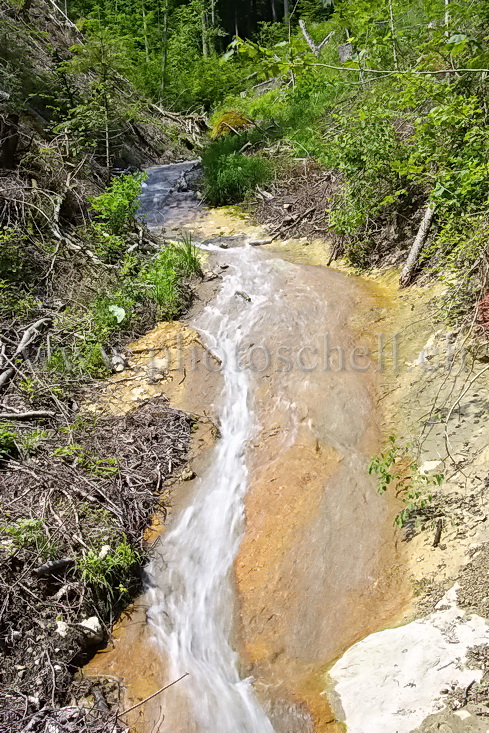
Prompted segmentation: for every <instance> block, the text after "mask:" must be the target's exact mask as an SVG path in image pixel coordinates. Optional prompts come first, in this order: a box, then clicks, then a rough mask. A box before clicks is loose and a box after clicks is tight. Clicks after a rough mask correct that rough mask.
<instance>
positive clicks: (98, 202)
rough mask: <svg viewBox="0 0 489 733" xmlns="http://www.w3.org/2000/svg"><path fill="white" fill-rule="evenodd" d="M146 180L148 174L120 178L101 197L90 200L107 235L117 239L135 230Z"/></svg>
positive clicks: (113, 181) (93, 197)
mask: <svg viewBox="0 0 489 733" xmlns="http://www.w3.org/2000/svg"><path fill="white" fill-rule="evenodd" d="M146 178H147V174H146V173H138V174H136V175H126V176H118V177H117V178H114V179H113V180H112V182H111V183H110V185H109V186H108V187H107V188H106V190H105V191H104V192H103V193H101V194H100V196H92V197H90V198H89V200H90V203H91V205H92V209H93V210H94V211H95V218H96V221H97V222H99V223H100V224H101V225H102V227H103V230H105V232H107V234H109V235H115V236H116V237H117V236H120V235H122V234H124V233H125V232H127V231H129V230H131V229H132V228H133V225H134V216H135V214H136V212H137V210H138V208H139V201H138V196H139V194H140V193H141V184H142V182H143V181H144V180H145V179H146ZM99 231H100V230H99ZM111 246H112V245H109V248H110V247H111Z"/></svg>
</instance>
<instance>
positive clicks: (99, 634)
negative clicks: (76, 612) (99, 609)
mask: <svg viewBox="0 0 489 733" xmlns="http://www.w3.org/2000/svg"><path fill="white" fill-rule="evenodd" d="M78 625H79V626H81V627H82V628H83V631H85V632H87V637H88V639H89V640H90V641H91V643H92V644H100V642H101V641H103V639H104V630H103V628H102V624H101V623H100V621H99V620H98V618H97V617H96V616H90V618H86V619H84V620H83V621H81V622H80V623H79V624H78Z"/></svg>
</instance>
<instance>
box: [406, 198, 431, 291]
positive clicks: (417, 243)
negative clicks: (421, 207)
mask: <svg viewBox="0 0 489 733" xmlns="http://www.w3.org/2000/svg"><path fill="white" fill-rule="evenodd" d="M434 214H435V204H434V203H432V202H431V201H430V203H429V204H428V206H427V207H426V210H425V212H424V216H423V220H422V222H421V224H420V225H419V229H418V233H417V234H416V239H415V240H414V242H413V246H412V247H411V249H410V250H409V254H408V258H407V260H406V264H405V265H404V267H403V270H402V272H401V277H400V278H399V286H400V287H401V288H405V287H406V286H407V285H409V283H410V282H411V280H412V278H413V274H414V270H415V268H416V264H417V262H418V257H419V253H420V252H421V250H422V249H423V247H424V244H425V242H426V239H427V237H428V234H429V231H430V227H431V222H432V221H433V216H434Z"/></svg>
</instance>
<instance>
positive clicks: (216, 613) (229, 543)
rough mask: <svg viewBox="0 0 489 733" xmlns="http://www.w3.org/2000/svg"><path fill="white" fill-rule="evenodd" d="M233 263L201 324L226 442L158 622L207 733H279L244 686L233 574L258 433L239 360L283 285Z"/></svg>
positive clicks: (173, 567)
mask: <svg viewBox="0 0 489 733" xmlns="http://www.w3.org/2000/svg"><path fill="white" fill-rule="evenodd" d="M250 249H251V248H250ZM232 254H233V256H232V257H231V258H230V262H231V265H230V268H229V269H230V272H229V274H227V275H226V277H225V280H224V283H223V286H222V288H221V290H220V292H219V294H218V296H217V297H216V299H215V300H214V301H212V303H211V304H210V305H208V306H207V307H206V308H205V310H204V312H203V313H202V314H201V316H200V317H199V318H198V320H197V322H196V323H194V324H193V325H194V326H195V327H196V328H197V329H198V330H199V331H200V333H201V335H202V336H203V337H204V339H205V341H206V343H207V345H208V346H209V347H210V349H211V350H212V351H213V353H215V354H217V355H218V356H219V358H220V360H221V362H222V370H221V371H222V375H223V378H224V389H223V394H222V397H221V405H220V430H221V437H220V440H219V443H218V445H217V449H216V452H215V456H214V459H213V463H212V466H211V467H210V469H209V470H208V472H207V473H206V475H205V476H203V477H202V479H201V481H200V485H199V486H198V489H197V493H196V495H195V497H194V498H193V501H192V503H191V505H190V506H188V507H187V509H186V510H185V511H184V512H183V514H182V516H181V517H180V519H179V521H178V522H177V524H176V526H175V527H174V528H173V529H172V531H171V532H170V533H169V534H168V535H167V536H166V537H165V538H164V540H163V541H162V542H161V543H160V545H159V548H158V556H157V557H156V558H155V559H154V560H153V562H152V563H151V565H150V567H149V569H148V578H149V584H150V587H151V599H152V606H151V608H150V614H149V616H150V621H151V623H152V625H153V627H154V629H155V631H156V634H157V638H158V640H159V642H160V643H161V644H162V646H163V647H164V649H165V651H166V653H167V654H168V656H169V658H170V660H171V665H172V673H173V675H174V676H175V677H178V676H180V675H181V674H184V673H185V672H187V673H188V674H189V680H190V684H189V685H188V687H189V690H190V691H191V696H192V701H193V711H194V715H195V718H196V720H197V722H198V726H199V730H200V731H203V732H204V731H206V732H209V733H211V732H214V731H215V730H216V728H215V725H216V723H215V721H216V720H219V730H220V731H221V732H222V733H267V731H272V730H273V728H272V726H271V724H270V722H269V721H268V720H267V717H266V715H265V713H264V712H263V710H262V709H261V707H260V705H259V704H258V702H257V701H256V699H255V696H254V693H253V688H252V686H251V682H250V680H246V679H244V680H243V679H241V678H240V675H239V673H238V664H237V662H238V660H237V654H236V652H235V651H234V650H233V648H232V646H231V633H232V622H233V614H232V610H233V592H232V578H231V570H232V565H233V562H234V559H235V557H236V553H237V550H238V546H239V542H240V539H241V536H242V532H243V514H244V504H243V499H244V495H245V492H246V489H247V485H248V478H249V471H248V468H247V463H246V447H247V444H248V442H249V440H250V438H251V436H252V433H253V424H254V416H253V397H252V394H251V392H250V378H249V374H248V373H247V371H246V370H245V369H243V368H241V366H240V364H239V363H238V362H239V355H238V353H237V351H238V350H239V346H240V342H241V341H242V340H243V339H245V338H246V337H248V336H249V334H251V333H252V332H253V326H254V323H255V321H256V319H257V318H258V319H259V318H260V313H261V311H262V310H263V308H266V306H267V302H268V299H269V297H271V294H272V293H273V279H267V280H265V279H264V276H263V275H264V273H263V268H261V267H260V260H259V259H257V258H256V257H253V254H255V253H254V252H252V251H247V249H246V250H243V249H240V250H234V251H233V253H232ZM238 290H244V291H246V294H247V295H248V297H250V298H251V304H250V305H249V307H246V308H241V309H238V310H236V298H237V296H236V291H238Z"/></svg>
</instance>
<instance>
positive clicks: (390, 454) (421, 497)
mask: <svg viewBox="0 0 489 733" xmlns="http://www.w3.org/2000/svg"><path fill="white" fill-rule="evenodd" d="M368 473H369V474H370V475H372V474H374V475H376V476H377V479H378V482H379V483H378V488H377V491H378V493H379V494H383V493H385V492H386V491H387V489H388V488H390V487H391V486H392V487H393V488H394V489H395V491H396V495H397V496H401V498H402V501H403V503H404V504H405V505H406V506H405V508H404V509H402V510H401V511H400V512H399V513H398V514H397V516H396V518H395V523H396V524H397V526H398V527H404V526H405V524H406V523H407V522H408V521H409V519H411V518H412V517H413V516H415V515H416V513H417V512H419V511H420V510H421V509H424V508H425V507H426V506H428V505H429V504H430V502H431V500H432V496H431V493H430V492H431V491H432V490H433V489H434V488H435V487H436V486H440V485H441V484H442V483H443V481H444V476H443V474H441V473H438V474H434V475H432V476H428V475H426V474H421V473H420V471H419V467H418V464H417V463H416V461H413V459H412V458H410V457H409V454H408V452H407V448H404V449H403V448H401V447H400V446H399V445H398V443H397V441H396V438H395V436H393V435H390V436H389V445H388V447H387V448H386V450H384V451H383V452H381V453H379V454H378V455H376V456H374V457H373V458H372V459H371V461H370V464H369V467H368Z"/></svg>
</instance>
